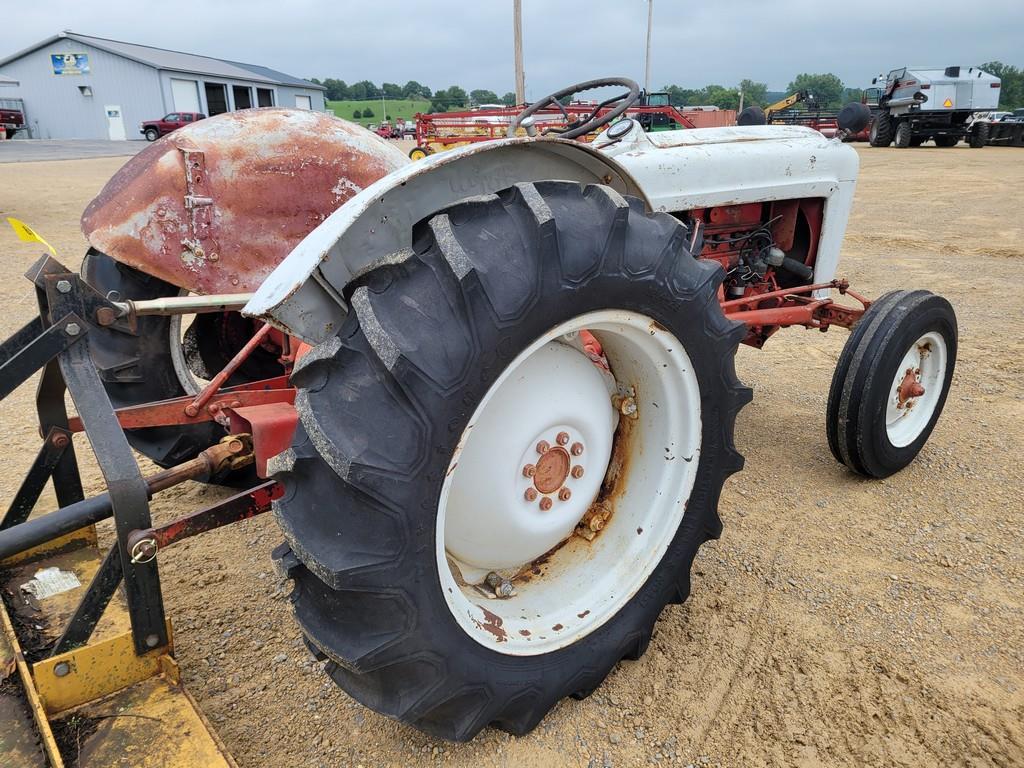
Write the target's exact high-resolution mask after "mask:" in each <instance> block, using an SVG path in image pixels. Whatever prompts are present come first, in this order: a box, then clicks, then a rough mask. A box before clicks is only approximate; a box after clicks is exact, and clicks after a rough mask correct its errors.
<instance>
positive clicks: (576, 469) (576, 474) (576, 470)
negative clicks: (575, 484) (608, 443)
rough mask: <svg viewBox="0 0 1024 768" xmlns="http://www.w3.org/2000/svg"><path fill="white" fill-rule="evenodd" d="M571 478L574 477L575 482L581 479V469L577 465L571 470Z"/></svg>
mask: <svg viewBox="0 0 1024 768" xmlns="http://www.w3.org/2000/svg"><path fill="white" fill-rule="evenodd" d="M572 476H573V477H575V478H576V479H577V480H579V479H580V478H581V477H583V467H581V466H580V465H579V464H577V465H576V466H575V467H573V468H572Z"/></svg>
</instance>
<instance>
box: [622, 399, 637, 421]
mask: <svg viewBox="0 0 1024 768" xmlns="http://www.w3.org/2000/svg"><path fill="white" fill-rule="evenodd" d="M619 413H621V414H622V415H623V416H633V415H634V414H635V413H636V400H634V399H633V398H632V397H624V398H622V402H621V403H619Z"/></svg>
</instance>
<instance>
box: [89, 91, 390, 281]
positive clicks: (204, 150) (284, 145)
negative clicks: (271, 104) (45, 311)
mask: <svg viewBox="0 0 1024 768" xmlns="http://www.w3.org/2000/svg"><path fill="white" fill-rule="evenodd" d="M409 162H410V161H409V160H408V158H406V157H405V155H404V154H402V152H400V151H399V150H398V149H396V148H395V147H393V146H391V145H390V144H389V143H388V142H387V141H385V140H384V139H381V138H380V137H378V136H376V135H374V134H372V133H370V132H369V131H367V130H365V129H364V128H361V127H359V126H357V125H354V124H352V123H349V122H346V121H344V120H340V119H338V118H335V117H333V116H329V115H325V114H322V113H318V112H311V111H308V110H294V109H250V110H243V111H239V112H230V113H226V114H223V115H218V116H216V117H211V118H208V119H205V120H200V121H198V122H196V123H192V124H191V125H187V126H185V127H184V128H180V129H179V130H177V131H175V132H173V133H170V134H168V135H167V136H165V137H164V138H162V139H159V140H158V141H156V142H154V143H153V144H152V145H151V146H149V147H147V148H146V149H144V150H143V151H142V152H140V153H139V154H138V155H136V156H135V157H133V158H132V159H131V160H129V161H128V162H127V163H126V164H125V165H124V166H123V167H122V168H121V169H120V170H119V171H118V172H117V173H116V174H115V175H114V176H113V178H111V179H110V181H109V182H107V185H106V186H105V187H104V188H103V190H102V191H101V192H100V194H99V195H98V196H97V197H96V198H95V199H94V200H93V201H92V202H91V203H90V204H89V207H88V208H86V210H85V213H84V214H83V216H82V232H83V233H84V234H85V236H86V238H87V239H88V241H89V243H90V245H92V246H93V247H94V248H96V249H97V250H99V251H102V252H103V253H106V254H107V255H109V256H111V257H112V258H114V259H116V260H117V261H119V262H121V263H123V264H127V265H128V266H131V267H134V268H135V269H139V270H141V271H143V272H146V273H148V274H152V275H154V276H156V277H158V278H160V279H161V280H164V281H166V282H169V283H171V284H173V285H177V286H179V287H180V288H182V289H185V290H188V291H192V292H194V293H199V294H209V293H238V292H246V291H254V290H255V289H256V288H257V287H258V286H259V285H260V284H261V283H262V282H263V281H264V280H265V279H266V277H267V276H268V275H269V274H270V273H271V272H272V271H273V270H274V268H275V267H276V266H277V265H278V264H279V263H280V262H281V261H282V260H283V259H284V257H285V256H286V255H287V254H288V253H289V252H290V251H291V250H292V249H293V248H294V247H295V245H296V244H298V243H299V241H301V240H302V239H303V238H304V237H305V236H306V235H307V234H309V232H311V231H312V230H313V229H315V228H316V227H317V226H318V225H319V224H320V223H321V222H322V221H324V219H326V218H327V217H328V216H329V215H330V214H331V213H332V212H333V211H334V210H336V209H337V208H339V207H341V206H342V205H343V204H344V203H345V202H346V201H347V200H348V199H349V198H351V197H353V196H354V195H356V194H357V193H358V192H360V191H362V190H363V189H365V188H366V187H369V186H371V185H372V184H373V183H374V182H375V181H377V180H378V179H380V178H382V177H383V176H386V175H387V174H389V173H390V172H391V171H393V170H395V169H397V168H400V167H402V166H404V165H406V164H408V163H409Z"/></svg>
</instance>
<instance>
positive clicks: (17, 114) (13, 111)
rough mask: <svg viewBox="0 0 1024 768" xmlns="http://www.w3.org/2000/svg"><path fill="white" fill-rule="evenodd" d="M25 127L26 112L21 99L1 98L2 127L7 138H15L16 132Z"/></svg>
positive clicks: (0, 124) (0, 125)
mask: <svg viewBox="0 0 1024 768" xmlns="http://www.w3.org/2000/svg"><path fill="white" fill-rule="evenodd" d="M24 127H25V113H24V112H22V109H21V99H0V129H2V130H3V132H4V136H5V138H8V139H13V138H14V134H15V133H17V132H18V131H20V130H22V129H23V128H24Z"/></svg>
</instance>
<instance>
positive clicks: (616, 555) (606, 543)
mask: <svg viewBox="0 0 1024 768" xmlns="http://www.w3.org/2000/svg"><path fill="white" fill-rule="evenodd" d="M581 330H588V331H590V332H591V333H592V334H593V336H594V337H596V339H597V340H598V341H599V343H600V345H601V347H602V348H603V351H604V355H605V358H606V360H607V363H608V370H606V369H605V368H604V367H603V366H602V365H601V364H599V363H596V362H595V361H594V360H593V359H592V356H591V355H588V354H587V352H586V351H585V350H584V348H583V345H582V343H581V342H580V340H579V336H580V334H579V331H581ZM624 400H628V401H629V402H630V404H631V407H630V408H627V409H625V410H626V411H628V412H629V413H628V415H626V414H624V413H623V412H622V409H621V403H622V402H623V401H624ZM700 444H701V419H700V390H699V385H698V382H697V379H696V374H695V373H694V371H693V369H692V366H691V365H690V360H689V357H688V356H687V354H686V351H685V348H684V347H683V344H682V342H680V341H679V340H678V339H677V338H676V337H675V336H674V335H673V334H672V333H670V332H669V331H667V330H666V329H664V327H663V326H661V325H659V324H657V323H655V322H653V321H652V320H651V319H650V318H648V317H646V316H644V315H641V314H638V313H635V312H629V311H625V310H603V311H598V312H591V313H588V314H585V315H581V316H579V317H577V318H575V319H573V320H571V321H568V322H566V323H563V324H561V325H559V326H557V327H556V328H553V329H552V330H551V331H549V332H548V333H547V334H545V335H544V336H542V337H541V338H539V339H537V340H536V341H535V342H534V343H533V344H532V345H530V347H528V348H527V349H526V350H524V351H523V352H522V353H521V354H520V355H519V356H518V357H516V359H515V360H514V361H513V362H512V363H511V364H510V365H509V366H508V367H507V368H506V369H505V370H504V371H503V372H502V374H501V376H500V377H499V378H498V380H497V381H496V382H495V383H494V384H493V385H492V386H491V388H490V389H489V390H488V392H487V394H486V395H485V396H484V398H483V400H482V401H481V403H480V404H479V406H478V407H477V409H476V411H475V412H474V414H473V416H472V418H471V419H470V421H469V424H468V425H467V427H466V429H465V430H464V432H463V434H462V436H461V439H460V441H459V447H458V448H457V450H456V451H455V454H454V455H453V457H452V460H451V462H450V464H449V469H448V474H447V477H446V479H445V483H444V486H443V488H442V492H441V497H440V501H439V505H438V515H437V533H436V552H437V564H438V573H439V577H440V582H441V587H442V590H443V593H444V595H445V599H446V602H447V604H448V607H449V609H450V610H451V612H452V615H453V616H454V618H455V619H456V622H457V623H458V624H459V626H460V627H461V628H462V629H463V631H465V632H466V633H467V634H468V635H470V636H471V637H472V638H473V639H475V640H476V641H477V642H479V643H480V644H481V645H484V646H486V647H489V648H491V649H493V650H496V651H498V652H501V653H505V654H509V655H535V654H541V653H547V652H550V651H552V650H555V649H557V648H561V647H564V646H567V645H570V644H572V643H574V642H576V641H577V640H579V639H581V638H583V637H585V636H587V635H588V634H590V633H591V632H593V631H594V630H596V629H597V628H598V627H600V626H601V625H602V624H604V623H605V622H606V621H608V620H609V619H610V618H611V617H612V616H614V615H615V614H616V613H618V611H619V610H620V609H621V608H622V607H623V606H624V605H625V603H626V602H627V601H628V600H629V599H630V598H631V597H632V596H633V595H634V594H635V593H636V592H637V591H638V590H639V589H640V587H641V586H642V585H643V584H644V583H645V581H646V580H647V578H648V577H649V576H650V574H651V572H652V571H653V570H654V568H655V567H656V566H657V564H658V563H659V562H660V561H661V559H662V557H663V556H664V554H665V551H666V550H667V549H668V547H669V545H670V544H671V542H672V540H673V538H674V536H675V534H676V531H677V529H678V527H679V524H680V522H681V521H682V518H683V514H684V509H685V502H686V500H687V499H688V498H689V495H690V492H691V490H692V488H693V484H694V481H695V479H696V471H697V466H698V463H699V454H700ZM641 446H642V447H643V450H640V448H641ZM576 533H579V534H580V535H575V534H576ZM495 584H496V585H499V586H500V587H501V589H502V590H503V592H504V594H503V595H502V596H503V597H505V599H488V598H493V597H494V595H495V593H496V592H497V591H498V589H497V588H493V589H488V588H487V587H488V585H491V586H493V585H495Z"/></svg>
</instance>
